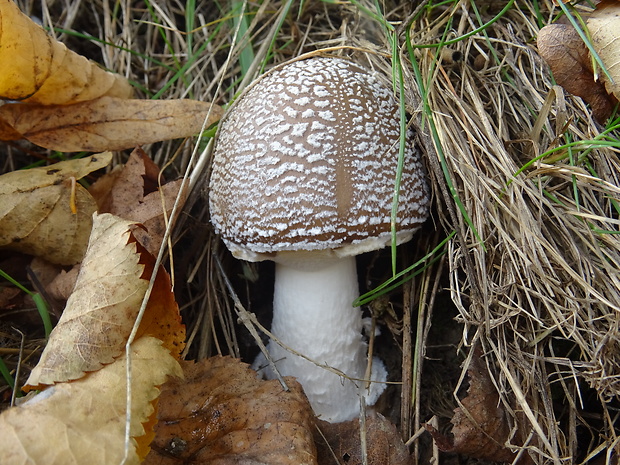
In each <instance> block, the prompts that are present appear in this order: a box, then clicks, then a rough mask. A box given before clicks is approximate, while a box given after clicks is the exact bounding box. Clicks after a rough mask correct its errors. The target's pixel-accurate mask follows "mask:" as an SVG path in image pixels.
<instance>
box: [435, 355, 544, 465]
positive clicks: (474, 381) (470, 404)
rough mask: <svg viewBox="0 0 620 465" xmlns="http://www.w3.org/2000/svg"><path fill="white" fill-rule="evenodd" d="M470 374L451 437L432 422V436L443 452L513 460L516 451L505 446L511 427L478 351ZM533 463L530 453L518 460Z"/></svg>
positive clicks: (479, 457) (484, 458)
mask: <svg viewBox="0 0 620 465" xmlns="http://www.w3.org/2000/svg"><path fill="white" fill-rule="evenodd" d="M467 374H468V375H469V389H468V391H467V396H466V397H465V398H464V399H463V401H462V408H461V407H458V408H456V409H455V410H454V416H453V417H452V420H451V422H452V436H451V437H450V436H444V435H443V434H442V433H440V432H439V431H438V430H436V429H435V428H434V427H433V426H431V425H429V424H427V425H426V429H427V430H428V431H429V432H430V433H431V435H432V436H433V439H434V440H435V443H436V444H437V447H439V449H440V450H443V451H444V452H453V453H457V454H463V455H466V456H468V457H473V458H477V459H482V460H489V461H492V462H513V460H514V459H515V458H516V457H517V453H516V452H514V451H513V450H511V449H510V448H508V447H506V443H507V441H508V440H509V439H510V436H511V426H510V424H509V422H508V418H507V415H506V412H505V411H504V408H503V407H502V405H501V403H500V401H499V395H498V393H497V390H496V389H495V386H494V385H493V382H492V380H491V378H490V376H489V372H488V370H487V368H486V366H485V365H484V363H482V361H481V359H480V354H479V353H478V351H477V353H476V354H474V357H473V358H472V360H471V363H470V365H469V367H468V369H467ZM531 463H533V461H532V459H531V458H530V456H529V455H528V454H527V453H524V454H522V455H521V457H520V458H519V461H518V462H517V464H519V465H529V464H531Z"/></svg>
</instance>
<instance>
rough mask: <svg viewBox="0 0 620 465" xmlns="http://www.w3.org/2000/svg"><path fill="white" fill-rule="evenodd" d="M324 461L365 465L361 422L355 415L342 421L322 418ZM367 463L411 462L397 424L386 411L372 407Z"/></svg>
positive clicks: (322, 464) (320, 441) (401, 464)
mask: <svg viewBox="0 0 620 465" xmlns="http://www.w3.org/2000/svg"><path fill="white" fill-rule="evenodd" d="M314 436H315V442H316V445H317V456H318V462H319V464H320V465H331V464H336V463H346V464H347V465H361V464H363V463H364V461H363V453H362V442H361V439H360V423H359V419H358V418H355V419H353V420H351V421H345V422H342V423H328V422H326V421H318V428H317V432H316V433H315V435H314ZM365 436H366V460H367V461H366V463H367V464H368V465H408V464H410V463H412V462H411V456H410V454H409V450H408V449H407V447H406V446H405V444H404V443H403V441H402V439H401V437H400V434H399V433H398V430H397V429H396V426H394V425H393V424H392V423H391V422H390V421H389V420H388V419H387V418H385V417H384V416H383V415H381V414H379V413H376V412H374V411H372V410H368V412H367V415H366V424H365Z"/></svg>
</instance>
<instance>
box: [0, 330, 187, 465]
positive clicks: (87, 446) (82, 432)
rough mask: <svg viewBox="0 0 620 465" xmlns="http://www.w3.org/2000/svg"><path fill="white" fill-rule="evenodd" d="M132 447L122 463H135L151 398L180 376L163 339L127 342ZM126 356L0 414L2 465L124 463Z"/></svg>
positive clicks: (177, 365)
mask: <svg viewBox="0 0 620 465" xmlns="http://www.w3.org/2000/svg"><path fill="white" fill-rule="evenodd" d="M131 353H132V359H131V362H132V365H131V366H132V371H131V385H132V389H131V392H132V401H131V425H130V435H131V438H132V439H131V447H130V449H129V457H128V461H126V462H123V463H126V464H137V463H139V462H140V459H141V458H142V457H140V456H139V455H138V453H137V452H136V447H137V445H139V444H140V443H141V441H140V438H142V437H144V436H145V435H146V433H148V431H146V430H145V427H144V423H145V422H147V420H148V419H149V417H151V416H152V415H153V412H154V407H153V401H154V400H155V399H156V398H157V397H158V395H159V388H158V386H160V385H161V384H163V383H164V382H165V380H166V378H167V377H168V376H170V375H174V376H182V372H181V369H180V366H179V364H178V362H177V361H176V360H175V359H174V357H172V356H171V355H170V354H169V353H168V351H167V350H166V349H165V348H164V347H162V345H161V341H159V340H157V339H155V338H151V337H144V338H141V339H138V340H136V341H135V343H134V344H133V345H132V346H131ZM126 386H127V384H126V359H125V357H124V355H123V356H122V357H120V358H119V359H117V360H116V361H115V362H114V363H112V364H110V365H107V366H105V367H104V368H102V369H101V370H99V371H96V372H94V373H90V374H89V375H87V376H85V377H84V378H82V379H80V380H78V381H73V382H70V383H61V384H57V385H55V386H52V387H50V388H48V389H46V390H45V391H43V392H41V393H39V394H37V395H35V396H33V397H30V399H29V400H27V401H26V402H24V403H23V404H22V405H20V406H19V407H13V408H11V409H8V410H6V411H4V412H3V413H2V414H1V415H0V451H2V452H1V454H2V463H6V464H25V463H35V464H46V465H48V464H49V465H52V464H58V465H61V464H62V465H71V464H75V465H81V464H86V463H88V464H91V465H97V464H102V465H107V464H112V463H114V464H116V463H122V459H123V456H124V442H125V416H126V415H125V411H126Z"/></svg>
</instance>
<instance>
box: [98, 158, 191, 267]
mask: <svg viewBox="0 0 620 465" xmlns="http://www.w3.org/2000/svg"><path fill="white" fill-rule="evenodd" d="M160 182H161V183H162V184H163V185H162V186H161V188H160ZM181 182H182V181H181V180H177V181H172V182H169V183H165V184H164V180H163V179H160V172H159V167H158V166H157V165H156V164H155V163H153V162H152V161H151V159H150V158H149V157H148V155H147V154H146V153H145V152H144V151H143V150H142V149H141V148H136V149H135V150H134V151H133V152H132V153H131V155H130V156H129V160H127V163H126V164H125V166H123V167H121V166H119V167H117V168H115V169H114V171H112V172H111V173H108V174H106V175H104V176H102V177H101V178H99V179H98V180H97V181H96V182H95V183H94V184H93V185H92V186H91V187H90V189H89V192H90V193H91V194H92V195H93V197H94V198H95V200H97V205H98V206H99V212H100V213H112V214H113V215H117V216H120V217H121V218H124V219H126V220H132V221H136V222H139V223H141V224H143V225H144V228H145V229H137V230H135V231H134V235H135V237H136V239H137V240H138V242H140V244H142V245H143V246H144V247H145V248H146V249H147V250H148V251H149V252H150V253H151V254H153V255H157V253H158V252H159V247H160V246H161V243H162V240H163V236H164V232H165V229H166V222H165V219H164V205H165V212H166V215H167V216H168V217H169V216H170V213H171V211H172V206H173V205H174V202H175V199H176V197H177V195H178V194H179V190H180V188H181Z"/></svg>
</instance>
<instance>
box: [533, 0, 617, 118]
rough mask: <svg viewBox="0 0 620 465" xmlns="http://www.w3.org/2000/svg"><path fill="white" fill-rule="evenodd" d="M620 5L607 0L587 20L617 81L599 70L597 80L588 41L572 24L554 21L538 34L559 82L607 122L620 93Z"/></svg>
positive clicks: (604, 61)
mask: <svg viewBox="0 0 620 465" xmlns="http://www.w3.org/2000/svg"><path fill="white" fill-rule="evenodd" d="M619 12H620V5H618V2H617V1H613V2H603V3H602V4H601V5H599V7H598V8H597V9H596V10H595V11H594V12H593V13H592V15H591V17H590V18H589V19H588V21H587V25H588V29H589V30H590V33H591V37H592V44H593V46H594V48H595V50H596V51H597V53H598V54H599V56H600V57H601V59H602V60H603V63H605V67H606V68H607V70H608V71H609V72H610V74H611V76H612V77H613V78H614V80H615V82H616V84H615V85H613V84H612V83H611V82H610V81H605V80H604V79H603V77H604V76H603V75H602V74H601V73H600V72H599V73H598V74H599V79H597V80H595V78H594V72H593V68H592V58H591V56H590V52H589V50H588V48H587V47H586V45H585V44H584V42H583V40H582V39H581V37H579V34H578V33H577V31H576V30H575V28H574V27H573V26H572V25H568V24H551V25H549V26H545V27H543V28H542V29H541V30H540V32H539V34H538V40H537V44H538V50H539V52H540V55H541V56H542V57H543V58H544V59H545V61H546V62H547V63H548V64H549V67H550V68H551V70H552V71H553V75H554V77H555V79H556V81H557V83H558V84H559V85H561V86H562V87H564V88H565V89H566V90H567V91H568V92H570V93H571V94H573V95H576V96H578V97H581V98H583V99H584V100H585V101H586V102H587V103H588V104H589V105H590V107H591V108H592V114H593V115H594V117H595V118H596V119H597V120H598V121H601V122H604V121H605V120H606V119H607V118H609V116H611V113H612V111H613V109H614V107H615V106H616V105H617V103H618V97H619V96H620V92H619V91H618V89H619V87H618V86H619V85H620V84H619V83H620V33H619V32H618V31H620V13H619Z"/></svg>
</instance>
